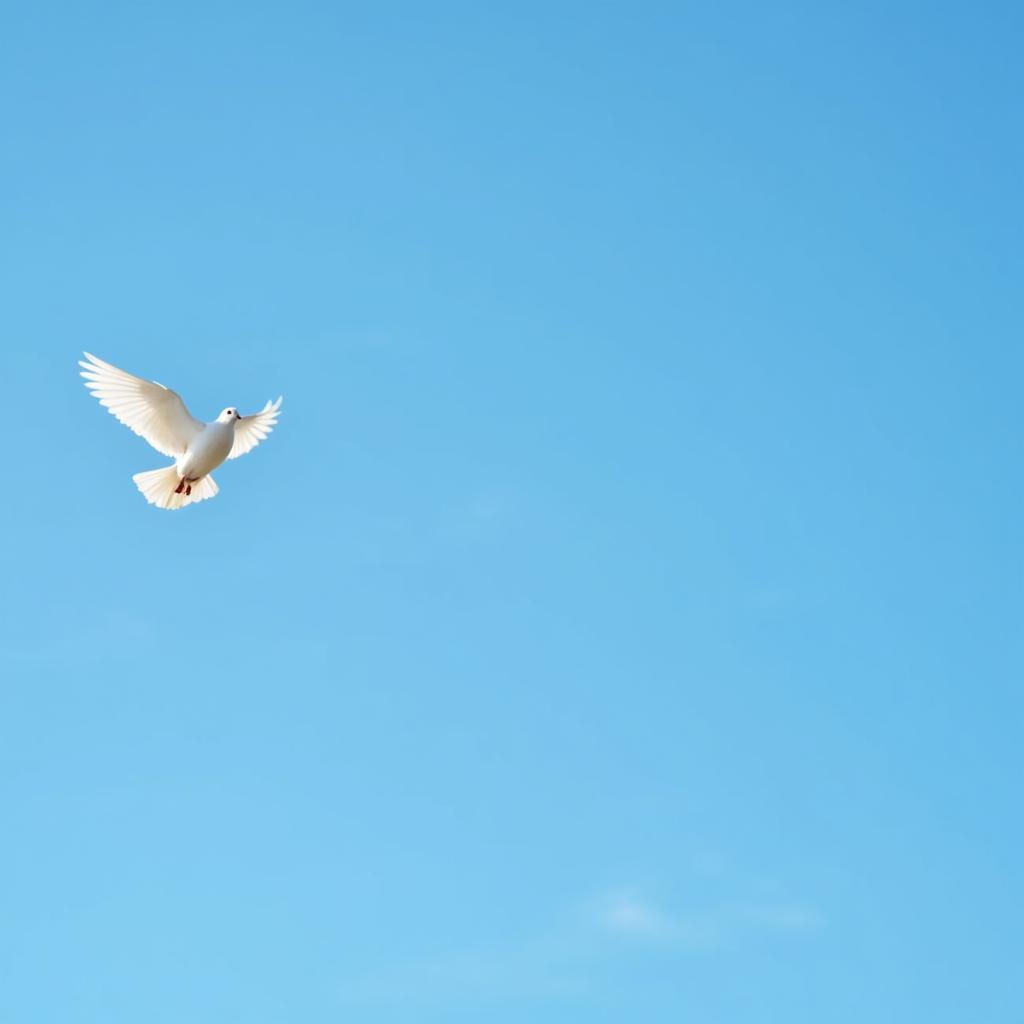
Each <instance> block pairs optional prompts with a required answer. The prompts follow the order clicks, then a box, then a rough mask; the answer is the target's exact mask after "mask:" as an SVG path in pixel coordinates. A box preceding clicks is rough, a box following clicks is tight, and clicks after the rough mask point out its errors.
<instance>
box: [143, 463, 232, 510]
mask: <svg viewBox="0 0 1024 1024" xmlns="http://www.w3.org/2000/svg"><path fill="white" fill-rule="evenodd" d="M132 479H133V480H134V481H135V486H136V487H138V489H139V490H140V491H142V494H143V496H144V497H145V499H146V501H148V502H149V503H150V505H156V507H157V508H167V509H176V508H184V507H185V506H186V505H192V504H194V503H195V502H197V501H205V500H206V499H207V498H212V497H213V496H214V495H215V494H216V493H217V491H218V490H219V488H218V487H217V484H216V483H215V482H214V479H213V477H212V476H204V477H203V478H202V480H197V481H196V482H195V483H194V484H192V485H191V486H192V493H191V494H186V493H185V491H184V490H182V491H181V492H180V493H178V486H179V484H181V479H180V477H179V476H178V470H177V468H176V467H175V466H167V467H166V468H164V469H151V470H150V471H149V472H148V473H136V474H135V476H133V477H132Z"/></svg>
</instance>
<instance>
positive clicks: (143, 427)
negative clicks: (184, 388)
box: [79, 352, 281, 509]
mask: <svg viewBox="0 0 1024 1024" xmlns="http://www.w3.org/2000/svg"><path fill="white" fill-rule="evenodd" d="M85 358H86V360H88V361H87V362H85V361H80V362H79V366H81V367H83V371H82V376H83V377H84V378H85V386H86V387H87V388H88V389H89V390H90V391H91V392H92V394H93V395H94V396H95V397H96V398H98V399H99V401H100V404H101V405H104V406H106V407H107V409H108V411H109V412H110V413H111V414H112V415H114V416H116V417H117V418H118V419H119V420H120V421H121V422H122V423H123V424H124V425H125V426H126V427H129V428H130V429H131V430H133V431H135V433H136V434H139V435H140V436H141V437H144V438H145V439H146V440H147V441H148V442H149V443H150V444H151V445H152V446H153V447H154V448H155V449H156V450H157V451H158V452H161V453H162V454H164V455H167V456H170V457H171V458H173V459H174V465H173V466H166V467H164V468H163V469H154V470H150V471H149V472H148V473H136V474H135V476H133V477H132V479H133V480H134V481H135V484H136V486H137V487H138V488H139V490H140V491H142V493H143V494H144V495H145V497H146V500H147V501H148V502H149V503H150V504H151V505H156V506H157V507H158V508H168V509H175V508H184V506H185V505H191V504H192V503H194V502H197V501H203V500H204V499H206V498H212V497H213V496H214V495H215V494H216V493H217V492H218V487H217V485H216V483H214V480H213V477H212V476H210V474H211V473H212V472H213V470H215V469H216V468H217V467H218V466H219V465H220V464H221V463H222V462H224V461H225V459H236V458H238V456H239V455H244V454H245V453H246V452H248V451H251V450H252V449H253V448H255V447H256V445H258V444H259V443H260V441H262V440H263V439H264V438H265V437H266V436H267V434H269V433H270V432H271V430H273V429H274V425H275V424H276V423H277V411H278V409H280V408H281V399H280V398H278V400H277V401H276V402H267V404H266V405H265V406H264V407H263V408H262V409H261V410H260V411H259V412H258V413H256V414H255V415H253V416H242V415H241V414H240V413H239V412H238V410H237V409H232V408H228V409H225V410H224V411H223V412H222V413H221V414H220V415H219V416H218V417H217V418H216V419H215V420H214V421H213V422H212V423H201V422H200V421H199V420H197V419H195V417H193V416H192V415H191V413H189V411H188V409H186V408H185V403H184V402H183V401H182V400H181V397H180V396H179V395H178V394H177V393H175V392H174V391H171V389H170V388H165V387H164V386H163V385H162V384H157V383H156V381H147V380H143V379H142V378H141V377H135V376H133V375H132V374H130V373H125V371H124V370H119V369H118V368H117V367H116V366H111V364H110V363H105V362H103V360H102V359H97V358H96V357H95V356H92V355H89V353H88V352H86V353H85Z"/></svg>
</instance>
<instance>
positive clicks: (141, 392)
mask: <svg viewBox="0 0 1024 1024" xmlns="http://www.w3.org/2000/svg"><path fill="white" fill-rule="evenodd" d="M86 360H88V362H86ZM78 365H79V366H81V367H84V369H83V370H82V376H83V377H84V378H85V386H86V387H87V388H88V389H89V391H90V392H91V393H92V394H93V395H94V396H95V397H96V398H98V399H99V401H100V405H104V406H106V407H107V410H108V412H110V413H111V415H113V416H116V417H117V418H118V419H119V420H120V421H121V422H122V423H123V424H124V425H125V426H126V427H128V428H129V429H130V430H134V431H135V433H136V434H138V435H139V436H140V437H144V438H145V439H146V440H147V441H148V442H149V443H150V444H151V445H152V446H153V447H154V448H155V449H156V450H157V451H158V452H160V453H161V454H163V455H169V456H170V457H171V458H177V457H178V456H179V455H181V454H182V452H184V451H185V449H186V448H187V447H188V446H189V443H190V442H191V441H192V438H194V437H195V436H196V434H198V433H199V432H200V431H201V430H202V429H203V424H202V423H200V422H199V420H197V419H195V418H194V417H193V416H192V415H191V413H189V411H188V409H186V408H185V403H184V402H183V401H182V400H181V397H180V396H179V395H178V394H177V392H175V391H171V389H170V388H165V387H164V386H163V384H157V382H156V381H151V380H143V379H142V378H141V377H135V376H133V375H132V374H130V373H125V371H124V370H119V369H118V368H117V367H116V366H111V365H110V363H105V362H103V360H102V359H97V358H96V357H95V356H94V355H90V354H89V353H88V352H86V353H85V360H81V359H80V360H79V362H78ZM235 443H236V444H237V443H238V442H237V441H236V442H235Z"/></svg>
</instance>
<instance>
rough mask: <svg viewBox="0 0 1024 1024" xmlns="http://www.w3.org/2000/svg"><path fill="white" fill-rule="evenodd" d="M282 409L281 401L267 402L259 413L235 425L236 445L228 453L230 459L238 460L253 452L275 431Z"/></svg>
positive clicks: (243, 418) (244, 417)
mask: <svg viewBox="0 0 1024 1024" xmlns="http://www.w3.org/2000/svg"><path fill="white" fill-rule="evenodd" d="M280 408H281V399H280V398H278V400H277V401H276V402H267V404H266V405H265V406H263V408H262V409H260V411H259V412H257V413H253V414H252V415H251V416H243V417H242V418H241V419H240V420H238V421H237V422H236V423H235V443H234V444H233V445H232V446H231V451H230V452H229V453H228V458H229V459H237V458H238V456H239V455H244V454H245V453H246V452H251V451H252V450H253V448H255V447H256V445H258V444H259V443H260V441H262V440H263V438H265V437H266V436H267V434H269V433H270V432H271V431H272V430H273V429H274V424H276V423H277V410H278V409H280Z"/></svg>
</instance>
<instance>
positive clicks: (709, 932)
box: [588, 889, 823, 949]
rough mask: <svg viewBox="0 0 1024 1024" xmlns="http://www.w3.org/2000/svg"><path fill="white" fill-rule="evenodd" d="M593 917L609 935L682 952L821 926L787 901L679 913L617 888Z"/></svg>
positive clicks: (593, 906)
mask: <svg viewBox="0 0 1024 1024" xmlns="http://www.w3.org/2000/svg"><path fill="white" fill-rule="evenodd" d="M588 908H589V912H590V913H589V916H590V917H591V919H592V920H594V921H595V922H596V923H597V924H598V925H599V926H600V927H602V928H603V929H604V930H606V931H607V932H609V933H612V934H615V935H618V936H622V937H626V938H634V939H639V940H645V941H655V942H659V943H662V944H667V945H673V946H677V947H679V948H691V949H692V948H695V947H699V948H709V947H713V946H719V945H723V944H726V943H730V944H731V943H733V942H735V941H737V940H739V939H742V938H743V937H744V936H745V935H750V934H753V933H756V932H777V933H778V932H808V931H812V930H814V929H817V928H820V927H821V926H822V924H823V918H822V916H821V914H819V913H818V912H817V911H815V910H813V909H812V908H809V907H806V906H803V905H800V904H796V903H787V902H777V903H757V902H749V903H740V902H723V903H717V904H711V905H707V906H704V907H702V908H698V909H694V910H690V911H685V912H684V911H679V910H676V909H671V910H670V909H668V908H666V907H664V906H660V905H658V904H656V903H655V902H653V901H652V900H651V899H650V898H646V897H643V896H640V895H639V894H638V893H637V892H636V890H631V889H616V890H612V891H609V892H606V893H603V894H601V895H600V896H598V897H597V898H595V899H593V900H591V901H590V902H589V904H588Z"/></svg>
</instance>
